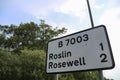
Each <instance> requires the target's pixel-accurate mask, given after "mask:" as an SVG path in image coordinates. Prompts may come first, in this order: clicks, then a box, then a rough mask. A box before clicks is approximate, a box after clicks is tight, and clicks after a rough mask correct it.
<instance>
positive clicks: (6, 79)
mask: <svg viewBox="0 0 120 80" xmlns="http://www.w3.org/2000/svg"><path fill="white" fill-rule="evenodd" d="M0 64H1V65H0V80H53V77H52V76H53V75H47V74H46V72H45V52H44V51H39V50H34V51H32V50H28V49H25V50H22V51H21V54H20V55H15V54H12V53H11V52H7V51H3V50H1V51H0Z"/></svg>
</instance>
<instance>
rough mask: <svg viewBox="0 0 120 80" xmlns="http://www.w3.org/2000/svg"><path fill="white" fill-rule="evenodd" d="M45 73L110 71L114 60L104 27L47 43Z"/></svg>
mask: <svg viewBox="0 0 120 80" xmlns="http://www.w3.org/2000/svg"><path fill="white" fill-rule="evenodd" d="M46 58H47V60H46V72H47V73H60V72H71V71H87V70H99V69H111V68H113V67H114V60H113V55H112V50H111V46H110V42H109V39H108V35H107V31H106V28H105V26H104V25H100V26H98V27H95V28H90V29H87V30H84V31H80V32H76V33H73V34H70V35H67V36H63V37H61V38H57V39H53V40H50V41H49V42H48V48H47V55H46Z"/></svg>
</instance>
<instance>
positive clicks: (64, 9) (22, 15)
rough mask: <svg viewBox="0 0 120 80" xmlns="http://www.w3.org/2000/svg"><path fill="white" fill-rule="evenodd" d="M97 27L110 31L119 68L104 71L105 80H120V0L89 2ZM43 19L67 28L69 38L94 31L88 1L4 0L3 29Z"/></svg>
mask: <svg viewBox="0 0 120 80" xmlns="http://www.w3.org/2000/svg"><path fill="white" fill-rule="evenodd" d="M89 2H90V6H91V11H92V16H93V21H94V25H95V26H98V25H101V24H104V25H105V26H106V28H107V31H108V35H109V39H110V43H111V47H112V52H113V56H114V59H115V68H114V69H111V70H104V71H103V73H104V76H105V77H107V78H112V79H114V80H120V62H119V61H120V58H119V56H120V53H119V52H120V49H119V45H120V42H119V41H120V37H119V34H120V31H119V30H120V28H119V27H120V0H89ZM41 19H43V20H45V22H46V23H47V24H50V25H51V26H53V27H58V28H61V27H65V28H67V29H68V31H67V33H66V34H71V33H74V32H77V31H81V30H85V29H88V28H91V23H90V19H89V14H88V9H87V3H86V0H0V25H10V24H15V25H19V24H20V23H21V22H22V23H25V22H30V21H34V22H35V23H38V24H39V23H40V20H41Z"/></svg>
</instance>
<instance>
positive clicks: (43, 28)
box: [0, 20, 66, 52]
mask: <svg viewBox="0 0 120 80" xmlns="http://www.w3.org/2000/svg"><path fill="white" fill-rule="evenodd" d="M0 30H1V32H2V35H4V36H0V38H1V39H3V40H4V42H3V45H4V46H3V47H4V48H6V49H8V50H14V51H16V52H18V51H20V50H22V49H24V48H25V47H27V48H28V49H32V50H33V49H39V50H43V49H44V50H45V49H46V45H47V42H48V41H49V40H50V39H52V38H54V37H56V36H58V35H61V34H63V33H65V32H66V29H65V28H64V27H63V28H62V29H57V27H56V28H53V27H52V26H50V25H48V24H46V23H45V21H44V20H41V23H40V24H39V25H38V24H35V23H34V22H30V23H21V24H20V25H19V26H15V25H10V26H1V27H0ZM4 37H5V39H4Z"/></svg>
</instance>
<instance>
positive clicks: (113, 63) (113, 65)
mask: <svg viewBox="0 0 120 80" xmlns="http://www.w3.org/2000/svg"><path fill="white" fill-rule="evenodd" d="M99 27H103V28H104V30H105V34H106V37H107V41H108V46H109V49H110V54H111V59H112V66H111V67H105V68H96V69H86V70H74V71H63V72H47V55H48V44H47V51H46V65H45V68H46V69H45V71H46V73H47V74H56V73H68V72H80V71H81V72H83V71H94V70H107V69H112V68H114V67H115V61H114V58H113V53H112V49H111V45H110V40H109V37H108V34H107V29H106V27H105V26H104V25H99V26H96V27H94V28H89V29H86V30H83V31H79V32H76V33H72V34H69V35H66V36H62V37H59V38H56V39H52V40H50V41H48V43H49V42H51V41H54V40H58V39H61V38H64V37H68V36H71V35H75V34H78V33H82V32H85V31H88V30H92V29H96V28H99Z"/></svg>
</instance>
